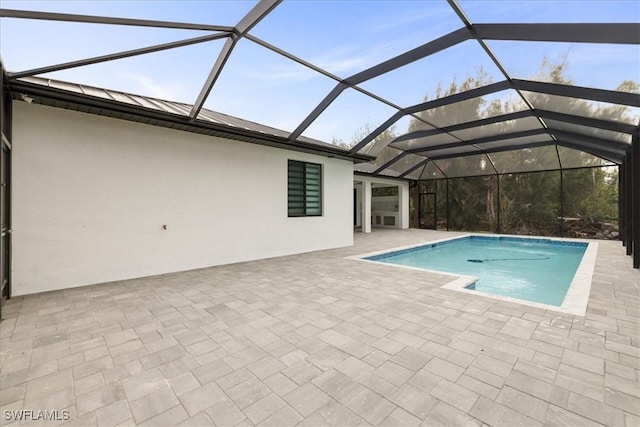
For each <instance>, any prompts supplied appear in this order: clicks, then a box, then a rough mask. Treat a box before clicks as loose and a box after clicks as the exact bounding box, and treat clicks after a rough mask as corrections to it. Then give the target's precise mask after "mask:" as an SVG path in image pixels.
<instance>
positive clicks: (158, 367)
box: [0, 230, 640, 426]
mask: <svg viewBox="0 0 640 427" xmlns="http://www.w3.org/2000/svg"><path fill="white" fill-rule="evenodd" d="M454 234H456V233H444V232H436V231H426V230H402V231H400V230H375V231H374V232H373V233H372V234H367V235H365V234H360V233H357V234H356V235H355V246H354V247H350V248H344V249H337V250H328V251H322V252H315V253H309V254H301V255H295V256H289V257H282V258H276V259H269V260H262V261H256V262H248V263H242V264H235V265H228V266H221V267H213V268H207V269H201V270H196V271H189V272H184V273H176V274H169V275H164V276H157V277H151V278H144V279H136V280H129V281H122V282H116V283H109V284H103V285H97V286H88V287H83V288H76V289H70V290H64V291H55V292H50V293H45V294H39V295H33V296H28V297H18V298H14V299H12V300H10V301H8V303H7V305H6V306H5V307H6V311H5V315H6V319H5V320H3V321H2V322H1V323H0V338H1V339H0V350H1V353H0V355H1V372H0V406H1V409H2V413H1V414H0V416H1V417H2V421H1V423H2V425H9V424H11V425H18V424H19V423H18V422H16V423H12V421H10V420H8V418H10V415H11V413H10V412H5V410H22V409H25V410H33V411H37V410H65V409H66V410H69V411H70V412H69V414H70V420H69V421H60V422H59V423H60V424H63V425H65V426H71V425H82V426H89V425H129V424H139V425H150V426H156V425H174V424H180V423H182V424H184V425H198V426H199V425H213V424H215V425H218V426H232V425H273V426H286V425H297V424H300V425H305V426H307V425H308V426H317V425H388V426H395V425H420V424H422V425H428V426H438V425H446V426H451V425H482V424H488V425H508V426H514V425H527V426H535V425H544V424H546V425H599V424H604V425H626V426H638V425H640V391H639V379H640V378H639V375H640V374H639V373H640V289H639V288H640V272H638V271H634V270H633V269H632V268H631V260H630V259H629V258H628V257H626V256H625V255H624V248H623V247H622V245H621V244H620V242H600V245H599V250H598V258H597V264H596V270H595V274H594V280H593V284H592V287H591V296H590V300H589V306H588V310H587V315H586V316H585V317H575V316H571V315H567V314H562V313H558V312H553V311H545V310H542V309H538V308H532V307H528V306H525V305H519V304H513V303H509V302H504V301H498V300H494V299H490V298H484V297H481V296H475V295H467V294H462V293H459V292H455V291H450V290H445V289H440V286H441V285H443V284H445V283H446V282H447V281H449V280H450V278H448V277H446V276H441V275H438V274H433V273H427V272H421V271H413V270H404V269H399V268H397V267H393V266H385V265H376V264H370V263H364V262H360V261H354V260H350V259H345V257H346V256H350V255H355V254H361V253H366V252H371V251H375V250H382V249H386V248H393V247H398V246H403V245H410V244H415V243H419V242H422V241H429V240H436V239H441V238H443V237H448V236H451V235H454ZM7 414H9V417H8V415H7ZM34 415H35V414H34ZM58 415H60V414H58ZM34 424H35V422H34ZM37 424H38V425H43V424H45V423H43V422H41V421H39V422H37Z"/></svg>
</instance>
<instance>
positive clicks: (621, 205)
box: [618, 162, 627, 246]
mask: <svg viewBox="0 0 640 427" xmlns="http://www.w3.org/2000/svg"><path fill="white" fill-rule="evenodd" d="M624 169H625V165H624V162H622V163H621V164H620V166H618V232H619V234H618V240H621V241H622V246H627V242H626V241H625V238H624V236H625V234H624V233H625V231H624V230H625V217H624V213H625V209H626V207H625V206H626V205H625V202H626V201H625V198H624V186H625V181H624Z"/></svg>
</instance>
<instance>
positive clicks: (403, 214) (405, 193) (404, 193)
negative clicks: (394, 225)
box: [398, 182, 409, 229]
mask: <svg viewBox="0 0 640 427" xmlns="http://www.w3.org/2000/svg"><path fill="white" fill-rule="evenodd" d="M398 211H399V212H398V216H399V217H400V218H399V219H400V224H399V226H400V228H402V229H405V228H409V183H408V182H403V183H402V184H400V185H399V186H398Z"/></svg>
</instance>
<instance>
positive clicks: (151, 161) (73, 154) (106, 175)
mask: <svg viewBox="0 0 640 427" xmlns="http://www.w3.org/2000/svg"><path fill="white" fill-rule="evenodd" d="M13 136H14V137H13V147H14V152H13V156H14V157H13V187H12V188H13V207H12V213H13V218H14V222H13V239H14V240H13V249H12V256H13V266H12V273H13V295H23V294H31V293H36V292H42V291H49V290H54V289H63V288H72V287H76V286H82V285H89V284H95V283H103V282H110V281H116V280H123V279H129V278H136V277H144V276H151V275H156V274H163V273H169V272H176V271H184V270H190V269H195V268H201V267H208V266H214V265H221V264H228V263H235V262H241V261H249V260H255V259H261V258H268V257H275V256H282V255H289V254H295V253H301V252H309V251H315V250H321V249H329V248H336V247H343V246H349V245H352V244H353V228H352V218H353V185H352V183H353V166H352V164H351V163H350V162H348V161H344V160H338V159H332V158H328V157H323V156H318V155H312V154H306V153H298V152H293V151H288V150H282V149H277V148H271V147H263V146H259V145H255V144H248V143H242V142H238V141H233V140H226V139H222V138H215V137H210V136H204V135H197V134H192V133H187V132H181V131H175V130H171V129H166V128H160V127H155V126H150V125H144V124H140V123H133V122H127V121H123V120H117V119H112V118H107V117H101V116H97V115H91V114H85V113H79V112H75V111H68V110H62V109H56V108H51V107H46V106H41V105H32V104H27V103H25V102H18V101H16V102H14V122H13ZM288 159H293V160H300V161H307V162H313V163H320V164H322V165H323V166H322V167H323V216H321V217H301V218H289V217H287V160H288ZM165 224H166V225H167V229H166V230H164V229H163V225H165ZM247 268H250V266H249V265H248V266H247Z"/></svg>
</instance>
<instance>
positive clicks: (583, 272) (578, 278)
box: [346, 233, 598, 316]
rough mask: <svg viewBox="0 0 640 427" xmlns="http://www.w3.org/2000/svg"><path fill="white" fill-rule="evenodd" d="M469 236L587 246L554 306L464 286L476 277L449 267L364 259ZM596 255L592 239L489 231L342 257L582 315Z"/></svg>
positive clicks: (449, 285)
mask: <svg viewBox="0 0 640 427" xmlns="http://www.w3.org/2000/svg"><path fill="white" fill-rule="evenodd" d="M471 236H478V237H511V238H518V239H532V240H540V239H544V240H552V241H560V242H573V243H586V245H587V248H586V249H585V252H584V255H583V256H582V260H581V261H580V264H579V265H578V268H577V269H576V272H575V274H574V276H573V280H572V281H571V284H570V285H569V288H568V289H567V293H566V295H565V297H564V300H563V301H562V305H560V306H555V305H550V304H543V303H539V302H534V301H527V300H522V299H518V298H511V297H506V296H502V295H494V294H490V293H487V292H482V291H477V290H471V289H467V286H469V285H471V284H472V283H475V282H476V281H477V280H478V278H477V277H475V276H468V275H463V274H456V273H452V272H449V271H440V270H432V269H427V268H418V267H411V266H406V265H398V264H390V263H385V262H380V261H377V260H370V259H366V258H368V257H373V256H376V255H382V254H386V253H389V252H396V251H402V250H407V249H413V248H419V247H422V246H427V245H433V244H437V243H443V242H448V241H451V240H456V239H464V238H468V237H471ZM597 255H598V242H594V241H592V240H585V239H571V238H566V237H546V236H517V235H511V234H491V233H481V234H461V235H457V236H452V237H447V238H445V239H437V240H431V241H425V242H421V243H417V244H413V245H408V246H401V247H397V248H391V249H385V250H380V251H375V252H369V253H365V254H359V255H352V256H348V257H346V259H351V260H357V261H364V262H371V263H375V264H377V265H386V266H390V267H397V268H404V269H410V270H415V271H423V272H428V273H435V274H440V275H443V276H450V277H452V278H453V280H451V281H450V282H447V283H445V284H444V285H442V286H440V288H441V289H448V290H452V291H456V292H464V293H467V294H472V295H481V296H484V297H487V298H493V299H497V300H500V301H508V302H512V303H515V304H521V305H527V306H532V307H537V308H541V309H544V310H552V311H557V312H561V313H566V314H572V315H576V316H584V315H585V314H586V311H587V305H588V303H589V294H590V292H591V281H592V279H593V271H594V268H595V264H596V257H597Z"/></svg>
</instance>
